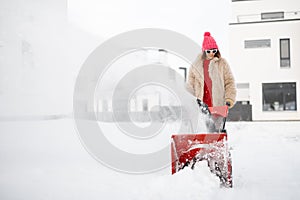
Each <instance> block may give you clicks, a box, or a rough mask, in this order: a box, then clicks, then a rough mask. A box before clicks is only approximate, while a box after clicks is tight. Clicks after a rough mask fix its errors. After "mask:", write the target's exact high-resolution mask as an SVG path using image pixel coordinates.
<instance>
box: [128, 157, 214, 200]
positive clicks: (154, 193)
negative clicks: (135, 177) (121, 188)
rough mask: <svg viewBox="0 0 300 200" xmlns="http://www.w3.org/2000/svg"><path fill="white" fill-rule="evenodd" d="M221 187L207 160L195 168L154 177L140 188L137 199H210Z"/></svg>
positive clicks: (136, 192) (136, 193)
mask: <svg viewBox="0 0 300 200" xmlns="http://www.w3.org/2000/svg"><path fill="white" fill-rule="evenodd" d="M219 188H220V181H219V179H218V177H217V176H215V175H213V174H212V173H211V172H210V170H209V168H208V166H207V162H206V161H203V162H199V163H198V164H197V165H196V166H195V169H194V170H192V169H190V168H186V169H185V170H182V171H179V172H178V173H176V174H174V175H163V176H157V177H154V178H152V180H150V181H149V183H147V184H146V186H145V185H144V186H143V188H138V189H137V191H135V194H133V196H135V197H138V198H136V199H144V200H147V199H151V200H152V199H173V200H176V199H180V200H182V199H190V200H193V199H210V197H211V196H212V194H213V193H214V192H215V191H216V190H218V189H219Z"/></svg>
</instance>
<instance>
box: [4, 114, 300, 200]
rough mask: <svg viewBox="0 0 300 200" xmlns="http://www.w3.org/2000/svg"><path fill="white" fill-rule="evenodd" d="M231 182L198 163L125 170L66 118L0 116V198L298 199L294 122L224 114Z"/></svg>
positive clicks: (299, 137)
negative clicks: (227, 185)
mask: <svg viewBox="0 0 300 200" xmlns="http://www.w3.org/2000/svg"><path fill="white" fill-rule="evenodd" d="M227 130H228V133H229V142H230V145H231V146H232V156H233V175H234V188H233V189H224V188H219V186H218V180H217V179H216V177H214V176H213V175H211V174H210V173H209V171H208V169H207V168H206V167H205V163H200V164H199V165H198V166H197V168H196V170H189V169H187V170H183V171H182V172H180V173H177V174H176V175H173V176H171V175H170V168H166V169H164V170H161V171H158V172H156V173H152V174H143V175H131V174H125V173H120V172H116V171H114V170H111V169H109V168H107V167H105V166H103V165H102V164H100V163H99V162H97V161H96V160H95V159H93V158H92V156H91V155H90V154H89V153H88V152H87V151H86V150H85V149H84V147H83V146H82V144H81V142H80V139H79V137H78V135H77V133H76V129H75V126H74V122H73V120H71V119H59V120H41V121H2V122H0V199H3V200H8V199H9V200H10V199H31V200H35V199H72V200H74V199H89V200H92V199H97V200H99V199H122V200H123V199H128V200H129V199H130V200H132V199H173V200H175V199H181V200H182V199H214V200H215V199H222V200H226V199H230V200H233V199H239V200H240V199H246V200H247V199H255V200H257V199H259V200H261V199H280V200H282V199H295V200H296V199H299V196H300V190H299V188H300V172H299V171H298V170H299V168H300V122H230V123H228V124H227Z"/></svg>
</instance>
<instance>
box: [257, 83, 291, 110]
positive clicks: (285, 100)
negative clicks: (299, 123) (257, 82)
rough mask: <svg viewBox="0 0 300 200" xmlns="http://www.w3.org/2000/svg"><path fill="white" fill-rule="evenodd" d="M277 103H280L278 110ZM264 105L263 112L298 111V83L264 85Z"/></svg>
mask: <svg viewBox="0 0 300 200" xmlns="http://www.w3.org/2000/svg"><path fill="white" fill-rule="evenodd" d="M291 97H292V99H289V98H291ZM293 97H294V98H293ZM271 99H272V101H270V100H271ZM291 100H292V101H291ZM272 102H273V104H271V103H272ZM275 102H278V104H277V106H278V107H277V108H276V106H275V105H274V104H275ZM291 102H292V103H293V104H290V103H291ZM262 104H263V106H262V111H263V112H266V111H271V112H274V111H276V112H277V111H281V112H284V111H297V82H275V83H262Z"/></svg>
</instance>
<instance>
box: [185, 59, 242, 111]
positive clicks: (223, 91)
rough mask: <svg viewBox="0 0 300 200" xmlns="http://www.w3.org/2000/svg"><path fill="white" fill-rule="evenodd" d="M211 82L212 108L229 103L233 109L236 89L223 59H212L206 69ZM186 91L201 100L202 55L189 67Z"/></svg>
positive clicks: (202, 86) (202, 83)
mask: <svg viewBox="0 0 300 200" xmlns="http://www.w3.org/2000/svg"><path fill="white" fill-rule="evenodd" d="M208 71H209V75H210V78H211V80H212V100H213V102H212V103H213V106H223V105H225V104H226V102H229V103H230V104H231V105H230V108H231V107H233V105H234V103H235V98H236V87H235V81H234V77H233V75H232V72H231V69H230V67H229V65H228V63H227V61H226V60H225V59H224V58H217V57H214V58H213V59H212V60H211V61H210V64H209V67H208ZM187 89H188V90H189V91H190V92H191V93H192V94H193V95H194V96H195V97H197V98H198V99H200V100H203V94H204V72H203V58H202V54H200V55H198V57H197V59H196V61H195V62H194V63H193V65H192V66H191V67H190V70H189V76H188V83H187Z"/></svg>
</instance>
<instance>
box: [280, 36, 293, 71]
mask: <svg viewBox="0 0 300 200" xmlns="http://www.w3.org/2000/svg"><path fill="white" fill-rule="evenodd" d="M282 41H288V57H283V55H282V48H283V47H282ZM279 51H280V67H281V68H290V67H291V41H290V38H281V39H279ZM286 61H288V63H289V64H288V65H287V66H286V65H285V64H284V63H285V62H286Z"/></svg>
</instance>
